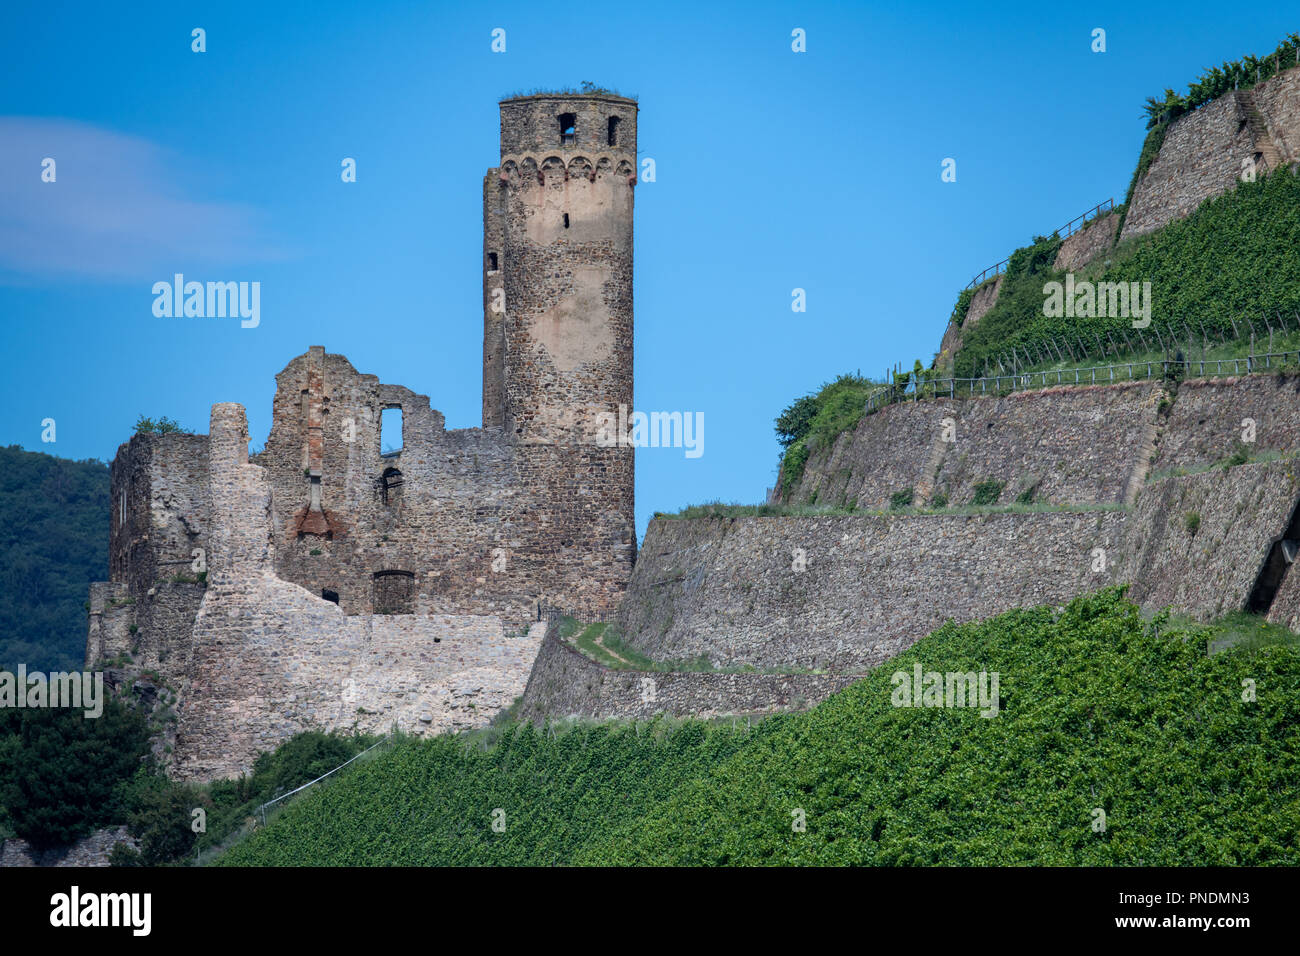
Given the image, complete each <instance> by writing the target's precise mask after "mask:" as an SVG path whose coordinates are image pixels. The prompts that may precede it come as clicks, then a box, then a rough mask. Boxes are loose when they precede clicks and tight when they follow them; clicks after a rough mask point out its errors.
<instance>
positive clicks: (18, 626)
mask: <svg viewBox="0 0 1300 956" xmlns="http://www.w3.org/2000/svg"><path fill="white" fill-rule="evenodd" d="M108 482H109V478H108V468H107V466H105V465H104V464H103V463H102V462H98V461H69V460H67V459H63V458H55V457H53V456H52V455H44V454H40V453H37V452H28V451H23V450H22V449H21V448H19V447H18V446H17V445H10V446H9V447H7V448H0V514H3V515H4V521H3V522H0V669H7V670H14V669H16V668H17V666H18V665H19V664H20V663H25V664H26V665H27V667H28V668H29V669H30V670H41V671H67V670H78V669H80V667H81V664H82V659H83V656H84V654H85V647H86V607H85V601H86V591H87V589H88V588H89V586H90V583H91V582H92V581H103V580H107V573H108V530H109V529H108V522H109V511H110V508H109V501H108Z"/></svg>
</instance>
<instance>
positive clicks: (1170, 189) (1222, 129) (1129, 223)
mask: <svg viewBox="0 0 1300 956" xmlns="http://www.w3.org/2000/svg"><path fill="white" fill-rule="evenodd" d="M1252 114H1253V115H1254V116H1255V117H1258V119H1259V120H1262V126H1257V125H1253V124H1252ZM1298 147H1300V70H1297V69H1291V70H1287V71H1285V72H1283V73H1280V74H1278V75H1277V76H1274V77H1271V78H1270V79H1268V80H1265V81H1264V82H1263V83H1260V84H1259V85H1257V86H1256V87H1254V88H1253V89H1251V90H1245V91H1234V92H1232V93H1227V94H1224V95H1223V96H1221V97H1219V98H1218V99H1217V100H1214V101H1212V102H1210V103H1207V104H1205V105H1204V106H1202V107H1201V108H1200V109H1197V110H1195V111H1194V112H1191V113H1188V114H1186V115H1184V116H1180V117H1179V118H1178V119H1176V120H1174V121H1173V122H1172V123H1171V124H1170V125H1169V129H1168V131H1167V132H1166V133H1165V138H1164V141H1163V142H1162V143H1161V145H1160V153H1159V155H1158V156H1157V157H1156V159H1155V160H1154V161H1153V162H1152V163H1151V165H1150V166H1149V167H1148V168H1147V171H1146V173H1145V175H1143V177H1142V179H1141V180H1140V181H1139V182H1138V184H1137V186H1136V187H1135V188H1134V190H1133V197H1132V200H1131V201H1130V205H1129V210H1128V214H1127V216H1126V218H1125V220H1124V232H1123V234H1122V235H1121V237H1120V238H1121V239H1128V238H1130V237H1132V236H1138V235H1142V234H1143V233H1147V232H1151V231H1152V230H1155V229H1159V228H1160V227H1162V226H1165V225H1168V224H1169V223H1171V222H1173V221H1174V220H1175V219H1181V218H1183V217H1184V216H1186V215H1188V214H1189V213H1191V212H1192V211H1193V210H1194V209H1196V207H1197V206H1199V205H1200V204H1201V203H1203V202H1204V201H1205V200H1207V199H1210V198H1212V197H1214V196H1218V195H1220V194H1221V193H1224V192H1226V191H1227V190H1229V189H1231V188H1233V187H1234V186H1235V185H1236V183H1237V182H1238V181H1239V180H1240V178H1241V176H1242V172H1243V168H1244V167H1243V161H1244V162H1246V163H1253V164H1256V165H1257V166H1259V172H1260V173H1262V172H1263V171H1264V169H1267V168H1268V166H1269V165H1270V164H1271V163H1278V164H1283V163H1294V162H1296V160H1297V159H1300V154H1297V148H1298ZM1260 164H1262V165H1260Z"/></svg>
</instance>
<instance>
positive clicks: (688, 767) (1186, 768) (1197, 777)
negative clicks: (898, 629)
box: [223, 590, 1300, 865]
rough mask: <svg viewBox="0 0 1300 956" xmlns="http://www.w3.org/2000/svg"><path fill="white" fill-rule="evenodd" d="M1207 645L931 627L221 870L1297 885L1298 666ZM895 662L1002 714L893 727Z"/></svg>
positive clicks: (293, 835) (517, 743) (310, 806)
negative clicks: (574, 869) (1184, 877)
mask: <svg viewBox="0 0 1300 956" xmlns="http://www.w3.org/2000/svg"><path fill="white" fill-rule="evenodd" d="M1254 626H1258V625H1254ZM1210 633H1212V631H1211V632H1207V631H1206V630H1204V629H1202V628H1197V629H1195V630H1186V629H1182V628H1179V627H1175V626H1173V625H1172V624H1170V622H1168V621H1167V620H1165V619H1164V618H1163V617H1157V618H1156V619H1155V621H1154V622H1144V621H1143V620H1142V619H1141V618H1140V617H1139V615H1138V611H1137V608H1136V607H1135V606H1134V605H1132V604H1131V603H1129V602H1127V601H1126V600H1125V599H1124V598H1123V596H1122V594H1121V593H1120V592H1118V591H1115V590H1110V591H1103V592H1099V593H1097V594H1094V595H1090V596H1085V597H1081V598H1079V599H1077V600H1075V601H1073V602H1072V603H1071V604H1070V605H1069V607H1068V608H1066V609H1065V610H1064V612H1063V613H1060V614H1059V615H1058V614H1057V613H1055V612H1054V611H1053V610H1051V609H1050V608H1039V609H1034V610H1028V611H1013V612H1010V613H1008V614H1004V615H1001V616H1000V617H997V618H993V619H991V620H989V621H986V622H983V623H980V624H972V625H964V626H960V627H957V626H952V625H946V626H945V627H943V628H941V629H939V630H938V631H936V632H934V633H933V634H931V635H930V636H928V637H926V638H924V639H922V640H921V641H920V642H918V643H917V644H916V645H914V646H913V647H912V648H910V649H909V650H908V651H907V652H906V653H904V654H902V655H900V656H899V657H898V658H896V659H895V660H894V661H891V662H889V663H888V664H886V665H884V666H883V667H881V668H880V669H878V670H877V671H875V672H874V673H873V674H872V675H871V676H870V677H868V678H867V679H865V680H863V681H861V682H860V683H858V684H856V685H854V686H853V687H851V688H849V689H848V690H846V691H844V692H842V693H840V694H838V695H836V696H835V697H832V698H831V699H829V700H828V701H826V702H825V703H823V704H822V705H821V706H819V707H818V708H816V709H815V710H812V711H810V712H807V713H804V714H799V715H792V716H781V717H774V718H769V719H768V720H767V721H765V722H763V723H762V724H760V725H758V726H757V727H756V728H755V729H754V731H753V732H752V733H749V734H745V733H744V732H743V730H741V729H733V728H732V727H731V726H730V725H722V726H713V727H705V726H704V725H700V724H698V723H687V724H685V725H683V726H682V727H681V728H680V729H675V730H667V729H666V728H664V727H663V726H662V725H658V726H657V727H656V728H654V729H649V728H646V727H644V726H643V727H636V726H633V727H620V728H614V727H596V728H590V729H584V730H578V731H570V732H568V733H564V732H561V733H560V734H559V735H558V736H555V737H554V738H552V735H551V734H550V733H549V732H545V731H533V730H531V729H527V728H523V729H516V730H514V731H511V732H509V733H507V734H506V735H505V737H504V738H503V739H502V740H501V741H500V742H499V743H497V744H496V746H495V747H491V748H488V749H486V750H483V749H479V748H475V747H467V745H466V740H465V739H464V738H445V737H444V738H439V739H437V740H433V741H426V742H423V743H413V744H408V745H405V746H403V747H401V748H399V749H398V750H397V751H395V752H394V753H393V754H391V755H390V756H388V757H386V758H383V759H381V760H378V761H376V762H375V763H373V764H371V765H369V766H367V767H365V768H363V769H362V770H361V771H358V772H357V773H355V774H353V775H351V776H349V777H348V778H346V779H344V780H342V781H340V782H339V783H338V784H336V785H334V786H333V787H332V788H330V789H329V790H326V791H324V792H322V793H320V794H317V795H316V796H314V797H310V798H307V799H304V800H303V801H302V802H301V803H299V804H298V805H296V806H294V807H291V808H290V809H288V810H287V811H285V813H284V814H283V816H281V817H280V819H279V820H277V821H276V822H274V823H273V824H272V826H271V827H269V828H268V829H266V830H264V831H261V832H259V833H258V834H256V835H254V836H253V837H252V838H251V839H249V840H248V841H247V842H245V843H244V844H243V845H241V846H239V847H237V848H236V849H235V850H234V851H232V852H231V853H229V854H227V856H226V857H225V858H224V860H223V862H225V863H227V864H236V865H249V864H273V865H319V864H326V865H330V864H374V865H383V864H394V863H402V864H423V865H437V864H450V863H457V864H506V863H513V864H542V865H549V864H569V863H572V864H706V865H724V864H770V863H820V864H843V863H852V864H919V865H951V864H1022V863H1037V864H1075V865H1137V864H1148V865H1152V864H1192V865H1206V864H1244V865H1252V864H1275V863H1288V864H1296V863H1300V843H1298V842H1297V840H1298V838H1297V832H1298V831H1300V801H1297V799H1296V796H1295V789H1294V780H1295V778H1296V774H1297V771H1300V650H1297V648H1296V647H1295V646H1294V645H1292V644H1277V645H1268V646H1262V647H1253V648H1251V647H1241V648H1238V649H1236V650H1232V651H1228V652H1223V653H1219V654H1216V655H1214V656H1212V657H1210V656H1207V655H1206V650H1205V648H1206V645H1205V640H1206V637H1207V634H1210ZM914 664H920V665H922V667H923V668H924V670H926V671H931V670H934V671H940V672H947V671H963V672H964V671H981V670H986V671H989V672H997V673H998V674H999V676H1000V697H1001V711H1000V713H999V714H998V715H997V716H996V717H993V718H984V717H981V716H980V715H979V713H978V711H977V710H973V709H943V708H929V709H926V708H900V707H895V706H892V704H891V694H892V693H893V691H894V687H893V685H892V684H891V675H892V674H893V673H894V672H895V671H896V670H901V671H904V672H908V673H910V672H911V670H912V667H913V665H914ZM1246 679H1250V680H1252V681H1253V682H1254V686H1255V688H1256V694H1257V700H1255V701H1253V702H1245V701H1243V700H1242V694H1243V683H1242V682H1243V680H1246ZM498 808H499V809H501V810H503V811H504V814H505V816H504V820H505V829H504V832H499V833H498V832H494V831H493V830H492V828H491V822H492V819H493V817H492V814H493V811H494V810H495V809H498ZM1097 808H1101V809H1103V810H1104V811H1105V814H1106V829H1105V831H1104V832H1096V831H1094V821H1095V820H1098V819H1100V818H1099V817H1097V816H1095V814H1094V810H1095V809H1097ZM796 811H802V812H803V816H804V818H805V819H806V831H805V832H795V829H794V827H793V822H794V820H795V819H796V817H795V813H796Z"/></svg>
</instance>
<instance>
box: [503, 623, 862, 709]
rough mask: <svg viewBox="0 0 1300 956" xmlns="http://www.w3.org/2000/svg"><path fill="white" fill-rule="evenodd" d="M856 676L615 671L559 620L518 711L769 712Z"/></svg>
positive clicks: (818, 696) (808, 701) (817, 697)
mask: <svg viewBox="0 0 1300 956" xmlns="http://www.w3.org/2000/svg"><path fill="white" fill-rule="evenodd" d="M855 680H857V677H856V676H854V675H846V674H835V675H832V674H755V673H740V674H724V673H709V672H686V671H675V672H657V671H634V670H610V669H609V668H606V667H601V666H600V665H599V664H597V663H596V662H595V661H593V660H591V658H589V657H587V656H586V655H584V654H583V653H582V652H581V651H579V650H577V649H576V648H574V647H573V646H571V645H570V644H568V643H566V642H565V641H563V640H561V639H560V637H559V635H558V634H557V633H556V627H555V626H554V625H553V626H552V627H551V628H549V629H548V630H547V633H546V637H545V639H544V640H543V641H542V648H541V651H540V652H539V653H538V655H537V663H536V664H535V665H534V666H533V671H532V674H530V675H529V678H528V687H527V689H526V690H525V691H524V696H523V700H522V701H521V702H520V705H519V711H518V716H519V718H520V719H521V720H531V721H535V722H542V721H544V720H546V719H560V718H565V717H587V718H597V719H602V720H608V719H623V720H631V719H642V720H643V719H647V718H650V717H654V716H655V715H656V714H670V715H673V716H693V717H700V718H705V719H708V718H712V717H723V716H730V715H733V714H734V715H743V714H770V713H773V712H775V711H779V710H803V709H806V708H808V707H815V706H816V705H817V704H819V703H821V702H822V701H823V700H825V699H826V698H827V697H829V696H830V695H831V694H834V693H835V692H837V691H840V690H843V689H844V688H845V687H847V686H849V684H851V683H853V682H854V681H855ZM646 681H650V682H651V683H650V684H648V685H647V684H646Z"/></svg>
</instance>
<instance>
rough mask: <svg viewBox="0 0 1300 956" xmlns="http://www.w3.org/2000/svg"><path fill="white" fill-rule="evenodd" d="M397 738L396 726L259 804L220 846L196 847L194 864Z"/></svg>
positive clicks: (211, 856) (235, 841)
mask: <svg viewBox="0 0 1300 956" xmlns="http://www.w3.org/2000/svg"><path fill="white" fill-rule="evenodd" d="M397 736H398V732H397V725H396V724H394V725H393V729H392V730H390V731H389V732H388V734H387V735H386V736H385V737H383V738H381V739H380V740H377V741H375V743H373V744H371V745H370V746H369V747H367V748H366V749H365V750H363V751H361V752H360V753H359V754H356V755H355V756H353V757H352V758H350V759H348V760H345V761H343V763H341V764H339V765H338V766H337V767H335V768H334V769H333V770H329V771H327V772H325V773H323V774H321V775H320V776H319V777H317V778H316V779H315V780H309V781H308V782H307V783H304V784H303V785H302V786H300V787H295V788H294V789H292V790H290V791H289V792H288V793H282V794H280V795H279V796H277V797H273V798H272V799H270V800H267V801H266V802H265V803H261V804H259V805H258V806H256V807H255V808H253V813H252V816H251V817H250V818H249V820H250V822H249V823H247V824H246V825H245V826H243V827H241V828H239V829H238V830H236V831H234V832H233V833H231V834H229V835H228V836H227V837H225V838H224V839H223V840H222V841H221V843H220V844H219V845H216V846H210V847H208V848H207V849H205V850H202V851H199V850H198V849H197V847H196V852H195V857H194V861H193V862H194V863H195V864H196V865H203V864H204V863H207V862H208V861H210V860H212V859H214V858H215V857H218V856H220V855H221V854H222V853H225V852H226V851H227V850H229V849H230V848H231V847H233V846H235V845H237V844H239V843H242V842H243V841H244V840H245V839H247V838H248V837H249V836H250V835H251V834H252V833H253V831H254V830H255V829H257V827H258V826H263V827H264V826H266V824H267V811H268V810H272V809H273V808H276V807H277V806H280V805H283V806H288V803H286V802H285V801H289V800H290V798H292V797H296V796H298V795H299V794H302V793H304V792H305V791H307V790H308V789H310V788H311V787H314V786H316V785H317V784H320V783H323V782H324V781H326V780H327V779H328V778H330V777H332V776H334V774H336V773H338V772H339V771H340V770H342V769H343V768H344V767H346V766H348V765H349V764H352V763H355V762H356V761H358V760H361V759H362V758H363V757H365V756H366V755H368V754H370V753H372V752H373V751H375V750H378V749H379V748H381V747H383V748H389V747H392V745H393V743H394V742H395V741H396V740H397ZM283 806H281V809H282V808H283ZM259 821H260V822H259Z"/></svg>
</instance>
